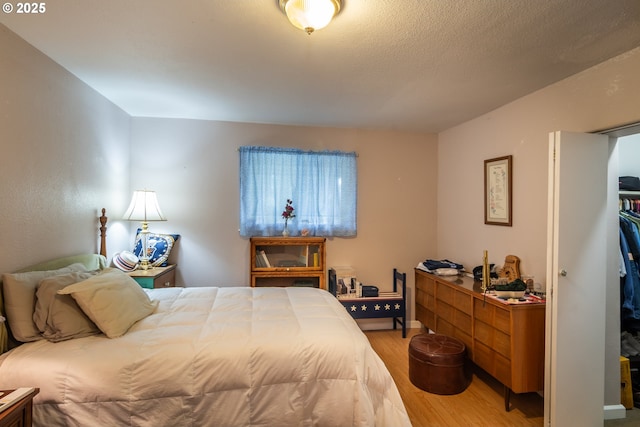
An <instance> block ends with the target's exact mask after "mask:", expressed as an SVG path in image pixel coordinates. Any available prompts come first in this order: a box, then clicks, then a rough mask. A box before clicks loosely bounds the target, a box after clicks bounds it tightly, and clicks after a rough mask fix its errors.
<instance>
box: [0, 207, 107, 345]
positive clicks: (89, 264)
mask: <svg viewBox="0 0 640 427" xmlns="http://www.w3.org/2000/svg"><path fill="white" fill-rule="evenodd" d="M99 221H100V253H99V254H80V255H72V256H66V257H62V258H56V259H52V260H49V261H45V262H41V263H38V264H34V265H31V266H29V267H25V268H22V269H20V270H18V271H16V273H23V272H26V271H46V270H57V269H59V268H62V267H66V266H68V265H71V264H75V263H81V264H83V265H84V266H85V268H86V269H87V270H89V271H91V270H102V269H103V268H105V267H106V266H107V258H106V254H107V247H106V232H107V227H106V224H107V217H106V216H105V209H104V208H103V209H102V216H100V218H99ZM0 279H1V277H0ZM1 291H2V282H1V281H0V316H2V317H3V318H5V317H6V314H5V311H4V303H3V299H2V292H1ZM8 349H9V330H8V328H7V323H6V322H0V354H1V353H4V352H5V351H7V350H8Z"/></svg>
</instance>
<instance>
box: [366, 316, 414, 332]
mask: <svg viewBox="0 0 640 427" xmlns="http://www.w3.org/2000/svg"><path fill="white" fill-rule="evenodd" d="M356 322H357V323H358V326H360V329H362V330H363V331H383V330H388V329H391V328H392V323H391V319H390V318H385V319H356ZM421 327H422V323H420V321H418V320H407V329H418V328H421ZM396 328H402V326H400V325H397V326H396Z"/></svg>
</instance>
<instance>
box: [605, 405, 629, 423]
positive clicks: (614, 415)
mask: <svg viewBox="0 0 640 427" xmlns="http://www.w3.org/2000/svg"><path fill="white" fill-rule="evenodd" d="M626 417H627V409H626V408H625V407H624V406H622V405H604V419H605V420H620V419H622V418H626Z"/></svg>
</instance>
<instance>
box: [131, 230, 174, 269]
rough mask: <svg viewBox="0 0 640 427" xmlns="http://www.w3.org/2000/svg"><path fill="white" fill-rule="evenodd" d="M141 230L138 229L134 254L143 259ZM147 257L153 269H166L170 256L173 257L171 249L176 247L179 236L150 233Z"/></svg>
mask: <svg viewBox="0 0 640 427" xmlns="http://www.w3.org/2000/svg"><path fill="white" fill-rule="evenodd" d="M141 231H142V229H141V228H138V232H137V233H136V243H135V245H134V248H133V253H134V254H135V255H136V256H137V257H138V258H141V257H142V235H141V234H140V232H141ZM147 236H148V237H147V255H148V256H149V264H151V265H152V266H153V267H165V266H166V265H167V260H168V259H169V255H171V249H173V247H174V246H175V243H176V242H177V241H178V239H179V238H180V235H179V234H159V233H149V234H148V235H147Z"/></svg>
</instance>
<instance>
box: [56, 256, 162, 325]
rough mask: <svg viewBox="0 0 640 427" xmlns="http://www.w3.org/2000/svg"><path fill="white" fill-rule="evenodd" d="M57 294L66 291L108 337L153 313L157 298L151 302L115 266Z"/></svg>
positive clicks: (138, 287) (145, 294) (137, 286)
mask: <svg viewBox="0 0 640 427" xmlns="http://www.w3.org/2000/svg"><path fill="white" fill-rule="evenodd" d="M58 294H61V295H68V294H70V295H71V296H72V297H73V299H75V300H76V302H77V303H78V305H79V306H80V308H81V309H82V311H84V313H85V314H86V315H87V316H89V318H90V319H91V320H93V322H94V323H95V324H96V325H98V328H100V330H101V331H102V332H104V334H105V335H106V336H108V337H109V338H115V337H119V336H121V335H124V334H125V333H126V332H127V331H128V330H129V328H130V327H131V326H133V324H134V323H136V322H137V321H138V320H140V319H143V318H144V317H146V316H148V315H149V314H151V313H153V311H154V310H155V308H156V307H157V305H158V301H151V300H150V299H149V296H148V295H147V293H146V292H145V291H143V290H142V288H141V287H140V285H138V283H137V282H136V281H135V280H133V279H132V278H131V277H129V276H128V275H127V274H126V273H124V272H122V271H120V270H118V269H116V268H105V269H104V270H103V271H102V272H101V273H99V274H97V275H95V276H93V277H91V278H89V279H87V280H84V281H82V282H80V283H76V284H73V285H69V286H67V287H66V288H64V289H62V290H60V291H58Z"/></svg>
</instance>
